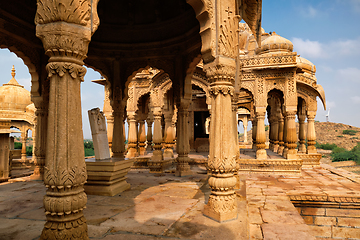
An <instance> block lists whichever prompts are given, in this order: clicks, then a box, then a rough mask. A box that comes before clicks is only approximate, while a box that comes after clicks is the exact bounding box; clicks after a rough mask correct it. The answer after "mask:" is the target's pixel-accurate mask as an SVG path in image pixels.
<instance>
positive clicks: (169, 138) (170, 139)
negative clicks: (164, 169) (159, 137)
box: [164, 111, 174, 158]
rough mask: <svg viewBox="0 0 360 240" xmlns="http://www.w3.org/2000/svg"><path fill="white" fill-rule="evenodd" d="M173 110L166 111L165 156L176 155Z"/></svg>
mask: <svg viewBox="0 0 360 240" xmlns="http://www.w3.org/2000/svg"><path fill="white" fill-rule="evenodd" d="M172 116H173V111H166V112H164V120H165V136H164V142H165V144H164V147H165V149H164V157H169V158H172V157H174V152H173V145H174V133H173V132H174V131H173V127H172Z"/></svg>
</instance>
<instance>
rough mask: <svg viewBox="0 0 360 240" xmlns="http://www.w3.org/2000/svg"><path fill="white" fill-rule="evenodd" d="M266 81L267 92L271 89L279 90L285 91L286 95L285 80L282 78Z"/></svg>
mask: <svg viewBox="0 0 360 240" xmlns="http://www.w3.org/2000/svg"><path fill="white" fill-rule="evenodd" d="M265 83H266V94H269V92H270V91H271V90H274V89H276V90H279V91H281V92H282V93H283V95H284V96H285V85H284V81H281V80H280V79H275V80H269V79H267V80H265Z"/></svg>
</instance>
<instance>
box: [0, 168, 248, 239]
mask: <svg viewBox="0 0 360 240" xmlns="http://www.w3.org/2000/svg"><path fill="white" fill-rule="evenodd" d="M194 170H195V171H194V175H193V176H188V177H182V178H180V177H175V176H174V174H172V173H167V174H150V173H149V172H148V170H131V171H130V172H129V174H128V182H129V183H130V184H131V189H130V190H128V191H125V192H122V193H121V194H118V195H116V196H114V197H106V196H94V195H88V203H87V208H86V209H85V211H84V215H85V218H86V219H87V223H88V232H89V237H90V239H127V240H131V239H140V240H141V239H215V238H217V239H218V237H219V236H222V237H223V239H244V238H246V236H247V229H246V227H244V226H246V219H247V218H246V217H244V216H246V203H245V201H242V202H241V201H240V202H239V209H240V210H239V218H238V219H237V220H235V221H231V222H226V223H218V222H216V221H213V220H211V219H209V218H207V217H205V216H204V215H203V214H202V211H203V208H204V205H205V199H206V198H208V195H209V194H210V189H209V187H208V185H207V175H206V174H198V173H196V172H197V171H196V169H194ZM22 180H23V181H22V182H14V183H3V184H0V232H1V234H0V239H24V240H26V239H38V238H39V236H40V234H41V231H42V228H43V226H44V223H45V214H44V208H43V201H42V200H43V196H44V195H45V190H46V189H45V187H44V185H43V183H42V182H38V181H37V182H35V181H27V180H28V179H27V178H23V179H22ZM20 181H21V180H20ZM244 224H245V225H244Z"/></svg>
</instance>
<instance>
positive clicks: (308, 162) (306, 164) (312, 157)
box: [298, 153, 322, 168]
mask: <svg viewBox="0 0 360 240" xmlns="http://www.w3.org/2000/svg"><path fill="white" fill-rule="evenodd" d="M321 156H322V155H321V154H320V153H309V154H305V153H298V157H299V158H300V159H301V160H302V161H303V164H302V168H313V167H320V160H321Z"/></svg>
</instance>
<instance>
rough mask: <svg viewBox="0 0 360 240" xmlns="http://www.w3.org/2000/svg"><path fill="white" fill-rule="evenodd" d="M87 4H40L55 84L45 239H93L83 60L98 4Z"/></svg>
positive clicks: (40, 29)
mask: <svg viewBox="0 0 360 240" xmlns="http://www.w3.org/2000/svg"><path fill="white" fill-rule="evenodd" d="M82 3H84V2H82ZM82 3H81V2H79V1H78V0H74V1H61V2H58V1H56V2H51V1H42V2H40V1H38V4H37V12H36V16H35V24H36V36H37V37H39V38H40V39H41V40H42V43H43V46H44V49H45V54H46V55H48V56H49V63H48V64H47V65H46V70H47V72H48V80H49V84H50V87H49V104H48V125H47V136H46V138H47V141H46V161H45V167H44V184H45V186H46V187H47V191H46V195H45V197H44V208H45V214H46V223H45V226H44V229H43V231H42V234H41V237H40V238H41V239H75V238H76V239H88V233H87V225H86V220H85V218H84V214H83V209H84V208H85V205H86V202H87V196H86V194H85V192H84V184H85V182H86V179H87V172H86V165H85V157H84V139H83V131H82V119H81V94H80V84H81V81H83V77H84V75H85V72H86V69H85V68H84V67H83V66H82V65H83V64H84V62H83V60H84V59H85V58H86V54H87V51H88V45H89V42H90V39H91V34H92V33H93V32H94V31H95V30H96V28H97V26H98V21H97V20H98V19H96V18H97V15H96V14H92V11H95V10H94V9H96V8H95V6H91V4H94V5H95V3H89V2H86V3H85V4H82ZM59 9H60V10H59ZM61 9H62V10H64V11H62V10H61ZM40 135H41V134H40ZM38 137H39V135H38Z"/></svg>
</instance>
